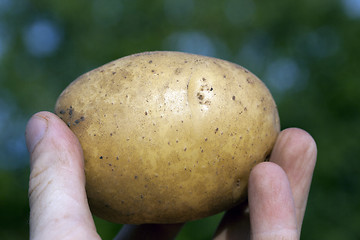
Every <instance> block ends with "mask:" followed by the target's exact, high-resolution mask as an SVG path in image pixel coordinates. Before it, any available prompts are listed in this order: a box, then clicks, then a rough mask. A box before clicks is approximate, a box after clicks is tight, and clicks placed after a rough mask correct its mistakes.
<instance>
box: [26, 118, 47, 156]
mask: <svg viewBox="0 0 360 240" xmlns="http://www.w3.org/2000/svg"><path fill="white" fill-rule="evenodd" d="M47 125H48V123H47V119H46V118H45V117H42V116H40V115H35V116H33V117H32V118H31V119H30V120H29V122H28V124H27V126H26V131H25V137H26V145H27V148H28V151H29V153H30V154H31V153H32V152H33V151H34V149H35V147H36V145H38V143H39V142H40V141H41V139H43V137H44V134H45V132H46V130H47Z"/></svg>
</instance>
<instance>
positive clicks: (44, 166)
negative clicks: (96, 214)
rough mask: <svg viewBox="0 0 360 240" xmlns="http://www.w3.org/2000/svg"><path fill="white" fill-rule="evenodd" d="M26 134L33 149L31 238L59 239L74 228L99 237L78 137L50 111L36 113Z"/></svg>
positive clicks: (31, 162)
mask: <svg viewBox="0 0 360 240" xmlns="http://www.w3.org/2000/svg"><path fill="white" fill-rule="evenodd" d="M25 134H26V139H27V144H28V147H29V152H30V179H29V203H30V235H31V237H32V238H37V239H59V238H61V236H64V234H67V233H68V232H69V231H70V230H71V233H72V234H73V235H71V236H73V237H74V236H75V235H77V234H79V233H81V234H84V236H91V237H90V238H88V239H94V238H97V237H98V236H97V235H96V230H95V225H94V223H93V220H92V216H91V213H90V210H89V207H88V203H87V198H86V192H85V173H84V161H83V154H82V149H81V145H80V143H79V141H78V140H77V138H76V136H75V135H74V134H73V132H72V131H71V130H70V129H69V128H68V126H67V125H66V124H65V123H64V122H63V121H62V120H61V119H60V118H58V117H57V116H56V115H55V114H53V113H50V112H39V113H36V114H34V115H33V116H32V117H31V118H30V120H29V122H28V124H27V128H26V133H25ZM55 236H56V237H55ZM71 236H70V235H69V236H68V237H71ZM76 239H81V238H76Z"/></svg>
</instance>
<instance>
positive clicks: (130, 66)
mask: <svg viewBox="0 0 360 240" xmlns="http://www.w3.org/2000/svg"><path fill="white" fill-rule="evenodd" d="M55 112H56V114H57V115H58V116H59V117H60V118H61V119H63V121H64V122H66V123H67V125H68V126H69V127H70V128H71V130H72V131H73V132H74V133H75V135H76V136H77V137H78V139H79V141H80V143H81V145H82V148H83V152H84V159H85V160H84V161H85V173H86V191H87V195H88V200H89V205H90V208H91V210H92V212H93V213H94V214H95V215H97V216H99V217H101V218H104V219H106V220H109V221H112V222H117V223H123V224H125V223H126V224H143V223H178V222H185V221H190V220H195V219H199V218H203V217H207V216H210V215H213V214H216V213H219V212H221V211H224V210H227V209H229V208H231V207H234V206H235V205H237V204H239V203H240V202H241V201H243V200H244V199H245V198H246V192H247V183H248V177H249V173H250V170H251V169H252V168H253V167H254V165H255V164H257V163H260V162H262V161H264V160H266V158H267V156H268V155H269V154H270V152H271V150H272V147H273V145H274V143H275V140H276V138H277V136H278V133H279V129H280V126H279V116H278V111H277V107H276V105H275V102H274V100H273V98H272V96H271V94H270V93H269V91H268V89H267V88H266V86H265V85H264V84H263V83H262V82H261V81H260V80H259V79H258V78H257V77H256V76H254V75H253V74H252V73H250V72H249V71H248V70H246V69H244V68H243V67H241V66H238V65H236V64H233V63H230V62H227V61H224V60H220V59H216V58H211V57H205V56H199V55H193V54H187V53H180V52H146V53H140V54H135V55H131V56H127V57H124V58H120V59H118V60H115V61H113V62H110V63H108V64H106V65H104V66H101V67H99V68H97V69H94V70H92V71H90V72H88V73H86V74H84V75H82V76H80V77H79V78H78V79H76V80H75V81H74V82H72V83H71V84H70V85H69V86H68V87H67V88H66V89H65V90H64V91H63V92H62V94H61V95H60V97H59V98H58V101H57V103H56V108H55Z"/></svg>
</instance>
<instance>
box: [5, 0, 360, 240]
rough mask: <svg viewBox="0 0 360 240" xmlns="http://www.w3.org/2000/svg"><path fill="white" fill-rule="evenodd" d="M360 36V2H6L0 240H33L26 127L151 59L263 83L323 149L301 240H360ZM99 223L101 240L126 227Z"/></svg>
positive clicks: (206, 226)
mask: <svg viewBox="0 0 360 240" xmlns="http://www.w3.org/2000/svg"><path fill="white" fill-rule="evenodd" d="M359 36H360V1H359V0H317V1H312V0H304V1H287V0H274V1H260V0H220V1H219V0H217V1H215V0H183V1H177V0H153V1H146V0H109V1H100V0H77V1H60V0H53V1H45V0H0V131H1V135H0V186H1V188H0V207H1V220H0V221H1V222H0V239H24V238H27V237H28V203H27V184H28V183H27V181H28V173H29V170H28V155H27V153H26V147H25V143H24V135H23V134H24V129H25V125H26V121H27V120H28V119H29V118H30V116H31V115H32V114H33V113H35V112H37V111H40V110H49V111H52V110H53V107H54V104H55V101H56V98H57V96H58V95H59V94H60V93H61V91H62V90H63V89H64V88H65V87H66V86H67V85H68V84H69V83H70V82H71V81H72V80H74V79H75V78H76V77H77V76H79V75H80V74H82V73H84V72H86V71H88V70H90V69H92V68H94V67H97V66H100V65H102V64H105V63H107V62H109V61H111V60H114V59H117V58H119V57H122V56H126V55H129V54H133V53H138V52H143V51H151V50H178V51H186V52H193V53H199V54H204V55H209V56H214V57H219V58H223V59H226V60H229V61H233V62H236V63H238V64H240V65H243V66H245V67H246V68H248V69H249V70H251V71H252V72H254V73H255V74H256V75H258V76H259V77H260V78H261V79H262V80H263V81H264V82H265V83H266V84H267V85H268V87H269V88H270V90H271V92H272V93H273V95H274V98H275V100H276V102H277V104H278V108H279V112H280V117H281V122H282V128H286V127H292V126H296V127H300V128H303V129H305V130H307V131H308V132H309V133H310V134H312V136H313V137H314V138H315V140H316V142H317V144H318V149H319V157H318V163H317V166H316V170H315V174H314V178H313V184H312V189H311V192H310V197H309V201H308V208H307V212H306V215H305V220H304V224H303V231H302V237H303V239H327V240H332V239H360V229H359V226H360V204H359V202H360V180H359V178H358V176H359V171H360V162H359V156H360V148H359V147H358V144H359V139H360V124H359V123H360V116H359V115H360V114H359V113H360V112H359V109H360V94H359V89H360V81H359V76H360V67H359V66H360V58H359V56H360V48H359V43H358V42H359V40H358V39H359ZM95 219H96V218H95ZM218 221H219V216H215V217H212V218H208V219H204V220H200V221H196V222H193V223H189V224H187V225H186V227H185V228H184V229H183V231H182V232H181V233H180V235H179V237H178V239H209V238H210V237H211V235H212V233H213V231H214V230H215V226H216V224H217V223H218ZM96 224H97V227H98V231H99V233H100V234H101V235H102V236H103V237H104V239H111V237H112V236H114V235H115V234H116V232H117V230H118V229H119V228H120V227H119V226H117V225H115V224H111V223H107V222H105V221H103V220H100V219H96ZM191 236H192V237H191Z"/></svg>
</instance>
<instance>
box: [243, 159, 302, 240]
mask: <svg viewBox="0 0 360 240" xmlns="http://www.w3.org/2000/svg"><path fill="white" fill-rule="evenodd" d="M249 209H250V222H251V233H252V236H262V237H264V236H267V235H269V236H270V235H271V236H274V235H275V236H281V235H283V234H286V235H287V236H288V235H292V236H295V235H297V223H296V214H295V206H294V201H293V197H292V193H291V188H290V184H289V181H288V179H287V176H286V173H285V172H284V170H283V169H282V168H281V167H280V166H278V165H277V164H275V163H271V162H264V163H260V164H258V165H256V166H255V167H254V169H253V170H252V172H251V174H250V177H249Z"/></svg>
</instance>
